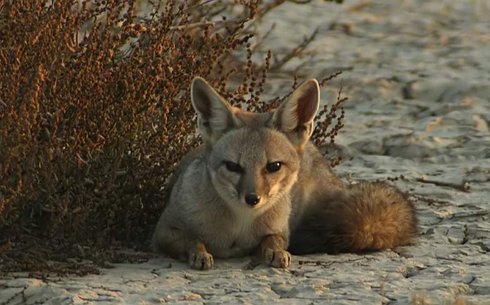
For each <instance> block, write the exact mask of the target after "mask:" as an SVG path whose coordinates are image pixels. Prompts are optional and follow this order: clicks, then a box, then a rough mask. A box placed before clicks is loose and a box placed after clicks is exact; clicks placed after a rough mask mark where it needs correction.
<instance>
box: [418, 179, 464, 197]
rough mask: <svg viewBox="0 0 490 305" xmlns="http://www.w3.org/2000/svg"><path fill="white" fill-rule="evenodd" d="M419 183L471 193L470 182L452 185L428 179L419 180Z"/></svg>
mask: <svg viewBox="0 0 490 305" xmlns="http://www.w3.org/2000/svg"><path fill="white" fill-rule="evenodd" d="M416 181H417V182H422V183H430V184H434V185H437V186H446V187H451V188H453V189H456V190H458V191H461V192H466V193H469V191H470V183H469V182H468V181H463V182H461V183H452V182H445V181H437V180H430V179H426V178H423V177H422V178H417V179H416Z"/></svg>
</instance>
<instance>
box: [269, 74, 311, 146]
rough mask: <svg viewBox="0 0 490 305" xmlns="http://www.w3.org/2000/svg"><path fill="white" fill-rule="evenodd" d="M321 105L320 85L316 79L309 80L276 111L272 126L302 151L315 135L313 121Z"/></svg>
mask: <svg viewBox="0 0 490 305" xmlns="http://www.w3.org/2000/svg"><path fill="white" fill-rule="evenodd" d="M319 105H320V85H319V84H318V81H317V80H316V79H310V80H307V81H306V82H304V83H303V84H301V86H299V87H298V88H297V89H296V90H295V91H294V92H293V94H292V95H291V97H290V98H289V100H287V101H285V102H284V103H282V104H281V105H280V106H279V108H277V109H276V110H275V112H274V115H273V118H272V124H273V125H274V127H275V128H277V129H278V130H280V131H281V132H283V133H285V134H286V136H287V137H288V138H289V140H290V141H291V143H292V144H293V145H294V146H296V148H297V149H299V150H302V149H303V147H304V145H305V144H306V143H307V142H308V140H309V139H310V137H311V134H312V133H313V119H314V118H315V115H316V113H317V111H318V107H319Z"/></svg>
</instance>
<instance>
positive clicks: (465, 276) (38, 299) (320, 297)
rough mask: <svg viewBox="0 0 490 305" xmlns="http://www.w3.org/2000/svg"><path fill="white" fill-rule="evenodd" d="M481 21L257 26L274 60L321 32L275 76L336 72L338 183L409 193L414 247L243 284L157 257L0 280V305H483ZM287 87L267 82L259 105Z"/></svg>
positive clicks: (405, 18) (487, 166)
mask: <svg viewBox="0 0 490 305" xmlns="http://www.w3.org/2000/svg"><path fill="white" fill-rule="evenodd" d="M489 15H490V4H489V3H488V1H484V0H482V1H459V0H448V1H422V0H419V1H416V0H406V1H381V0H377V1H374V0H373V1H345V3H344V4H342V5H327V4H325V3H323V2H322V1H313V2H312V3H311V4H309V5H294V4H292V3H287V4H284V5H283V6H281V7H279V8H278V9H276V10H274V11H273V13H271V14H270V15H268V17H269V18H266V20H264V24H263V27H264V29H267V28H269V27H270V26H271V24H272V23H275V24H276V28H275V31H274V32H273V33H272V34H271V35H270V36H269V37H268V38H267V39H266V41H265V42H264V44H265V47H267V48H271V49H273V50H275V52H276V53H277V54H281V50H286V49H288V48H290V47H291V46H292V45H297V44H298V43H300V42H301V41H302V39H303V37H304V36H306V35H308V34H310V33H311V32H312V31H313V30H314V29H316V28H318V34H317V36H316V38H315V40H314V41H313V43H312V44H310V46H309V47H308V49H307V50H306V52H307V54H309V55H311V56H313V59H312V60H309V61H306V62H304V61H301V60H298V61H296V60H293V61H291V62H289V63H287V64H286V66H285V67H284V69H283V70H291V71H293V70H295V69H296V68H298V67H299V66H300V68H301V69H300V71H302V74H300V75H299V76H300V77H301V78H310V77H317V78H322V77H324V76H326V75H328V74H329V73H331V72H333V71H337V70H338V69H342V70H344V71H345V72H344V73H343V74H342V76H341V77H340V78H337V79H336V80H334V81H332V82H331V83H330V84H329V86H328V87H326V88H324V89H323V91H322V101H323V102H324V103H327V102H332V101H333V100H334V99H335V95H336V92H337V90H338V88H339V86H340V82H341V81H342V84H343V92H344V93H345V94H346V95H347V96H348V97H349V102H348V104H347V105H346V121H345V124H346V126H345V128H344V129H343V130H342V133H341V134H340V135H339V137H338V138H337V140H336V143H337V144H339V146H340V147H341V153H342V155H343V156H344V160H345V161H344V162H343V163H342V164H341V165H340V166H338V167H336V168H335V170H336V172H337V173H338V174H339V175H341V176H342V177H344V178H345V179H352V180H357V179H365V180H376V179H381V180H385V179H387V178H391V179H392V180H395V181H394V183H395V184H396V185H397V186H398V187H400V188H401V189H402V190H404V191H407V192H408V193H409V194H410V196H411V198H412V199H413V200H414V202H415V205H416V207H417V212H418V215H419V219H420V236H419V238H418V239H417V241H416V243H415V244H414V245H411V246H406V247H401V248H398V249H395V250H394V251H384V252H378V253H371V254H366V255H355V254H343V255H335V256H332V255H310V256H301V257H300V256H294V257H293V263H292V266H291V268H290V269H289V270H278V269H271V268H267V267H264V266H259V267H257V268H255V269H254V270H246V271H245V270H243V269H242V267H244V266H245V265H246V264H247V262H248V258H243V259H234V260H217V261H216V268H215V269H213V270H209V271H205V272H199V271H193V270H190V269H189V268H188V267H187V266H186V264H183V263H180V262H177V261H174V260H172V259H169V258H164V257H159V258H154V259H151V260H150V261H148V262H145V263H141V264H118V265H115V266H114V268H112V269H104V270H102V272H101V274H100V275H89V276H85V277H81V278H80V277H61V278H58V277H49V278H45V279H34V278H29V277H28V276H27V275H26V274H22V273H18V274H12V275H11V276H9V277H4V278H2V279H0V287H1V288H0V304H8V305H11V304H177V303H178V304H234V303H239V304H490V255H489V249H490V221H489V206H490V203H489V201H490V199H489V198H490V132H489V127H488V124H489V122H490V100H489V98H490V86H489V84H490V73H489V71H490V22H489V19H488V16H489ZM304 16H308V18H304ZM291 74H292V72H291V73H276V74H273V75H271V77H270V78H271V81H270V85H269V86H270V91H269V94H270V96H274V95H275V94H279V93H280V92H282V91H281V87H284V86H289V85H290V82H291ZM340 79H342V80H340ZM401 175H402V178H401Z"/></svg>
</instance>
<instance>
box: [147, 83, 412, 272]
mask: <svg viewBox="0 0 490 305" xmlns="http://www.w3.org/2000/svg"><path fill="white" fill-rule="evenodd" d="M191 102H192V105H193V107H194V109H195V111H196V113H197V130H198V132H199V134H200V135H201V137H202V138H203V141H204V145H203V146H202V147H201V148H198V149H197V151H195V152H191V153H189V154H188V155H187V156H186V157H184V160H183V161H182V162H181V165H180V166H179V167H178V169H177V170H176V173H175V174H174V176H173V177H172V179H171V181H170V183H169V188H170V189H171V191H170V198H169V200H168V201H167V204H166V206H165V207H164V212H163V214H162V216H161V218H160V220H159V222H158V224H157V227H156V229H155V231H154V234H153V247H154V249H155V250H157V251H160V252H164V253H168V254H170V255H173V256H174V257H176V256H185V255H187V258H188V260H189V263H190V265H191V267H193V268H197V269H208V268H211V267H212V265H213V261H212V255H211V254H209V253H208V252H207V250H206V249H207V248H206V247H209V248H210V252H211V253H214V254H215V255H216V256H217V257H231V256H243V255H246V254H250V253H251V252H252V250H254V253H255V256H254V257H255V260H257V261H263V262H267V263H269V265H271V266H273V267H282V268H287V267H288V266H289V265H290V263H291V254H294V255H304V254H311V253H330V254H337V253H345V252H353V253H362V252H370V251H379V250H384V249H394V248H396V247H398V246H401V245H407V244H409V243H411V242H412V241H413V239H414V238H415V237H416V234H417V217H416V211H415V207H414V204H413V203H412V202H411V200H410V199H409V197H408V196H407V195H406V194H405V193H403V192H401V191H400V190H399V189H397V188H396V187H394V186H392V185H389V184H387V183H382V182H359V183H356V184H348V183H346V182H344V181H343V180H342V179H341V178H339V177H337V176H336V175H335V174H334V172H333V170H332V169H331V167H330V166H329V164H328V162H327V160H326V159H325V158H324V156H323V155H322V153H321V152H320V150H319V149H318V148H317V147H316V146H315V145H314V144H313V143H312V142H311V141H310V138H311V136H312V133H313V128H314V117H315V115H316V113H317V111H318V108H319V104H320V86H319V84H318V81H316V80H315V79H310V80H307V81H305V82H304V83H303V84H301V85H300V86H299V87H298V88H297V89H296V90H294V92H293V93H292V94H291V96H290V98H289V99H287V100H285V101H284V102H283V103H282V104H281V105H279V107H277V108H276V109H273V110H271V111H269V112H264V113H255V112H249V111H245V110H242V109H240V108H238V107H234V106H232V105H231V104H230V103H229V102H228V101H226V99H224V98H223V97H222V96H221V95H220V94H219V93H217V91H216V90H215V89H214V88H213V87H212V86H211V85H210V84H209V83H208V82H207V81H206V80H204V79H203V78H201V77H196V78H194V80H193V81H192V84H191ZM259 131H260V132H264V133H266V134H274V137H261V138H260V139H259V138H257V137H255V136H252V135H253V134H254V133H255V132H259ZM242 133H243V134H244V136H243V138H241V137H239V136H238V134H242ZM279 134H280V135H281V136H279ZM265 139H268V140H265ZM286 143H288V144H286ZM286 147H288V149H286ZM291 148H292V149H293V151H294V152H295V153H296V155H294V154H293V153H292V152H291ZM273 151H274V153H272V152H273ZM285 152H288V153H287V154H286V155H287V156H288V157H287V158H286V157H285V155H284V156H283V155H282V153H285ZM257 154H261V155H264V154H265V155H274V156H278V157H277V158H276V159H277V160H282V161H272V162H273V163H274V162H278V163H279V164H283V163H284V164H293V163H294V164H296V165H295V166H292V165H290V166H285V167H282V168H284V169H285V172H286V171H289V172H287V173H285V174H287V175H286V176H284V177H287V178H288V179H287V182H286V181H282V180H271V179H270V177H269V178H267V177H268V176H267V175H266V176H265V177H266V178H264V176H260V175H259V176H257V175H256V174H254V175H255V176H254V178H250V177H249V176H247V173H248V172H257V168H260V167H262V168H264V166H265V168H266V170H265V171H264V170H263V169H262V172H265V173H268V170H267V167H268V166H270V165H269V163H267V162H269V161H270V160H274V159H271V158H266V159H267V160H269V161H267V162H266V161H264V160H265V159H263V158H262V159H260V158H258V157H257ZM212 155H225V156H236V155H240V156H241V159H240V160H241V161H240V162H241V163H240V162H238V163H237V162H236V161H230V160H235V159H236V158H235V159H233V158H229V157H228V159H226V158H224V159H223V158H221V159H220V158H218V159H220V160H225V159H226V160H228V161H226V162H232V163H233V165H231V164H232V163H225V168H227V171H230V169H228V167H230V168H232V169H236V170H237V171H238V172H239V173H240V174H241V175H243V177H242V176H240V178H237V177H238V176H237V177H235V179H238V180H233V179H231V178H227V179H223V180H220V179H219V178H218V177H219V174H217V173H218V172H220V170H219V169H217V168H216V167H213V166H211V165H210V164H206V165H205V164H204V163H205V162H211V161H210V160H214V157H213V158H211V156H212ZM279 156H281V157H279ZM197 160H201V162H204V163H203V164H201V167H202V168H203V169H202V170H201V171H202V172H205V173H206V175H207V176H206V175H204V174H203V176H202V177H200V178H199V179H198V177H197V175H191V174H190V173H193V172H195V170H194V169H193V167H192V166H191V164H196V163H199V162H198V161H197ZM202 160H209V161H202ZM284 160H287V161H284ZM293 160H294V161H293ZM264 162H265V163H264ZM213 164H214V163H213ZM226 164H228V165H226ZM227 166H228V167H227ZM204 167H205V169H204ZM234 167H236V168H234ZM221 173H222V172H221ZM213 177H214V180H213ZM250 179H251V180H250ZM242 180H243V181H245V180H250V183H251V185H255V187H252V188H250V187H247V186H245V185H243V184H242V183H238V182H233V181H242ZM186 181H187V182H186ZM213 181H214V182H213ZM281 181H282V182H281ZM230 183H231V184H230ZM261 185H267V188H264V187H263V186H261ZM264 189H269V190H272V189H274V190H280V191H278V192H277V193H276V192H273V194H275V195H274V196H271V195H270V194H269V196H267V195H265V194H267V193H268V192H267V191H266V192H265V193H264V191H263V190H264ZM250 190H252V191H253V192H252V193H253V194H255V195H256V196H259V197H260V198H261V199H260V201H262V197H263V196H264V201H265V202H263V203H262V204H263V207H264V208H263V209H264V210H267V213H264V214H263V215H264V216H265V215H268V216H267V217H266V218H267V221H269V222H270V223H269V224H266V223H265V222H263V221H264V220H265V218H261V217H260V216H259V215H258V214H253V215H254V217H250V215H251V214H250V213H249V212H252V211H254V212H253V213H255V210H254V209H250V207H249V206H250V204H248V202H247V194H251V193H247V192H249V191H250ZM257 190H261V192H260V194H259V193H257ZM230 191H232V192H234V193H235V196H238V195H237V194H241V195H239V197H240V196H241V197H240V198H241V199H240V202H241V204H239V203H238V202H235V203H233V202H232V201H233V200H230V199H229V197H228V196H229V194H228V192H230ZM179 194H180V195H179ZM190 194H193V195H190ZM181 197H183V198H181ZM190 197H192V199H191V198H190ZM210 197H212V198H213V200H214V201H213V202H215V201H220V202H221V203H220V204H219V206H223V207H224V206H226V207H227V208H228V210H226V211H228V212H227V213H230V214H229V215H228V214H227V216H228V218H226V219H227V220H229V222H227V224H223V223H222V222H223V221H224V220H223V219H224V218H223V215H224V214H220V213H216V212H214V213H211V212H209V211H210V210H212V208H211V207H210V206H212V207H215V206H214V205H210V204H207V203H209V202H210V201H212V200H211V199H209V198H210ZM273 197H274V198H282V199H280V200H279V202H278V201H276V199H273ZM226 198H228V199H226ZM237 198H238V197H237ZM252 199H256V198H251V197H249V200H250V201H253V200H252ZM243 201H244V202H245V205H243ZM176 202H178V203H176ZM198 202H200V205H199V204H198ZM202 202H206V204H202ZM225 203H226V204H227V205H226V204H225ZM278 203H282V204H278ZM197 205H199V206H200V207H201V210H199V209H193V210H192V211H189V210H188V208H185V206H190V207H193V206H197ZM247 205H248V207H247V208H248V209H249V210H247V209H245V210H243V209H242V210H239V208H237V206H240V209H241V208H242V207H246V206H247ZM172 206H173V207H172ZM217 206H218V205H216V207H217ZM279 207H281V208H279ZM278 210H281V212H277V211H278ZM197 211H199V212H197ZM205 211H206V213H205V214H206V215H208V216H209V218H206V219H205V217H203V218H200V219H199V221H198V220H196V221H195V223H193V224H186V225H187V227H186V225H184V224H183V222H187V220H186V219H189V218H192V217H190V216H189V215H194V214H193V213H196V214H203V213H204V212H205ZM220 211H223V210H220ZM245 218H246V219H250V220H249V221H252V222H253V223H254V226H253V230H251V227H250V226H249V227H247V229H243V228H244V226H243V223H242V221H238V219H245ZM257 221H258V222H257ZM177 223H178V224H177ZM234 223H239V224H240V225H238V226H237V224H234ZM250 223H251V222H249V224H250ZM258 223H260V224H262V225H264V226H265V227H270V228H272V227H273V225H277V224H278V223H281V226H282V229H280V230H278V231H277V232H276V231H275V233H271V232H270V231H267V230H265V231H264V230H263V229H264V228H263V227H262V226H261V225H257V224H258ZM237 227H239V228H242V229H241V231H240V232H239V233H237V229H236V228H237ZM233 228H234V229H233ZM228 230H231V231H230V232H234V233H233V234H228V232H227V231H228ZM177 232H178V233H177ZM182 232H187V233H186V234H184V235H185V236H183V235H182V234H183V233H182ZM203 232H206V233H203ZM225 232H226V233H225ZM259 232H260V233H259ZM278 232H280V233H278ZM240 234H243V235H244V236H238V235H240ZM264 234H265V235H264ZM190 235H192V237H189V236H190ZM203 235H206V236H205V237H204V236H203ZM224 235H226V236H224ZM245 235H248V236H249V237H248V238H249V240H250V237H251V236H253V238H252V240H253V242H250V243H248V244H247V247H244V246H243V244H244V243H243V240H245V239H247V238H245ZM231 239H233V242H231V244H232V245H234V246H235V247H236V246H237V245H238V247H239V248H240V251H237V250H233V247H231V248H230V240H231ZM216 244H220V246H217V245H216ZM227 247H228V248H227Z"/></svg>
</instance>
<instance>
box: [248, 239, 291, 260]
mask: <svg viewBox="0 0 490 305" xmlns="http://www.w3.org/2000/svg"><path fill="white" fill-rule="evenodd" d="M286 246H287V245H286V240H285V238H284V237H283V236H281V235H279V234H272V235H267V236H265V237H264V238H263V239H262V241H261V243H260V245H259V247H258V248H257V252H256V258H257V259H259V260H260V261H263V262H266V263H267V264H269V265H270V266H272V267H276V268H288V267H289V265H290V264H291V254H289V252H288V251H286V250H285V249H286Z"/></svg>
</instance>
